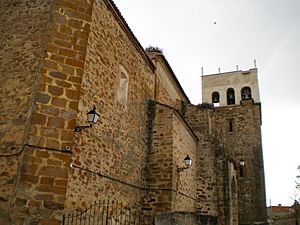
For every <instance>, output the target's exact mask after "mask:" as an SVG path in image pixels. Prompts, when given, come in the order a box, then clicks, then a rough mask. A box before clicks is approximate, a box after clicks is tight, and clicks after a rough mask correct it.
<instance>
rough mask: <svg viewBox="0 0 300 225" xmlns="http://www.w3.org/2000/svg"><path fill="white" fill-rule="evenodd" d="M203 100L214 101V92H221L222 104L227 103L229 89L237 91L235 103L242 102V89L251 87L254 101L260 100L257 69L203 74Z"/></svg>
mask: <svg viewBox="0 0 300 225" xmlns="http://www.w3.org/2000/svg"><path fill="white" fill-rule="evenodd" d="M201 78H202V102H207V103H212V93H213V92H214V91H217V92H219V94H220V106H226V105H227V94H226V93H227V89H228V88H233V89H234V91H235V104H240V101H241V89H242V88H243V87H247V86H248V87H250V88H251V93H252V98H253V100H254V102H260V96H259V87H258V78H257V69H250V70H249V71H235V72H228V73H220V74H213V75H206V76H202V77H201Z"/></svg>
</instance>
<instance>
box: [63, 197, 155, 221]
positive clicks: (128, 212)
mask: <svg viewBox="0 0 300 225" xmlns="http://www.w3.org/2000/svg"><path fill="white" fill-rule="evenodd" d="M153 224H154V222H153V218H152V217H151V216H149V215H145V214H143V213H142V210H141V209H140V208H139V207H127V206H125V205H123V204H122V203H117V202H109V201H100V202H95V203H94V204H92V205H91V206H90V207H88V208H85V209H82V210H81V209H80V210H77V211H76V212H73V213H69V214H65V215H63V225H153Z"/></svg>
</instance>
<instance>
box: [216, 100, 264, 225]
mask: <svg viewBox="0 0 300 225" xmlns="http://www.w3.org/2000/svg"><path fill="white" fill-rule="evenodd" d="M260 112H261V111H260V104H253V103H251V102H248V103H246V102H245V104H243V105H241V106H234V107H222V108H216V109H215V110H214V111H213V117H212V118H213V119H212V130H213V133H214V135H216V136H217V137H219V141H220V143H221V145H222V148H223V150H224V153H225V155H226V157H227V158H230V159H232V160H233V163H234V164H235V165H236V168H237V171H238V173H237V186H238V199H239V202H238V205H239V223H240V224H246V223H253V222H264V221H266V206H265V184H264V168H263V157H262V145H261V131H260V124H261V116H260ZM229 123H232V131H230V129H229ZM241 159H243V160H244V161H245V166H244V168H243V174H240V161H241Z"/></svg>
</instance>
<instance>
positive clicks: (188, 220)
mask: <svg viewBox="0 0 300 225" xmlns="http://www.w3.org/2000/svg"><path fill="white" fill-rule="evenodd" d="M199 224H200V225H217V224H218V218H217V217H213V216H204V215H200V213H197V212H163V213H158V214H157V215H156V216H155V225H199Z"/></svg>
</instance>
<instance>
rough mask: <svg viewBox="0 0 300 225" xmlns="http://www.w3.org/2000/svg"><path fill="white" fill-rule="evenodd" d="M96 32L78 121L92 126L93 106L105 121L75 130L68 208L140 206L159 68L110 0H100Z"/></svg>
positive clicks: (91, 37) (95, 10) (91, 39)
mask: <svg viewBox="0 0 300 225" xmlns="http://www.w3.org/2000/svg"><path fill="white" fill-rule="evenodd" d="M90 30H91V31H90V35H89V39H88V47H87V53H86V61H85V67H84V72H83V79H82V87H81V97H80V101H79V106H78V109H79V113H78V119H77V121H76V123H77V124H79V125H86V123H87V121H86V113H87V112H88V111H89V110H90V109H91V108H92V107H93V106H95V107H96V110H97V111H98V112H99V113H100V119H99V122H98V123H97V124H95V125H94V126H93V127H92V128H90V129H86V130H83V131H81V132H80V133H76V134H75V135H76V139H75V140H76V141H75V148H74V151H73V155H72V163H73V164H74V165H75V166H76V167H74V168H72V169H71V170H70V174H69V183H68V190H67V195H66V204H65V206H66V208H67V210H68V209H75V208H83V207H86V206H88V205H90V204H91V203H93V202H94V201H96V200H103V199H108V200H118V201H122V202H123V203H125V204H127V205H132V204H139V203H140V202H141V196H142V190H143V188H144V184H145V182H144V168H145V164H144V163H145V158H146V153H147V152H146V151H147V144H146V141H147V140H146V139H147V123H146V122H147V110H148V100H149V99H151V98H152V97H153V91H154V76H153V71H152V70H151V67H150V66H149V64H148V62H147V61H146V60H145V58H144V57H143V56H142V55H141V54H142V53H141V52H140V50H137V48H136V46H135V44H134V43H133V41H132V37H131V36H130V35H129V34H128V32H127V31H126V29H125V28H124V24H122V22H120V18H118V15H116V14H115V12H114V10H113V9H112V6H111V5H110V2H109V1H95V3H94V6H93V13H92V22H91V28H90ZM121 71H125V72H126V75H127V79H128V80H127V81H128V92H127V101H126V103H125V104H122V103H120V102H119V101H118V90H119V86H120V78H121ZM87 169H88V170H89V171H90V172H88V171H87ZM103 175H105V176H106V178H105V177H104V176H103ZM107 177H111V178H113V179H114V180H112V179H109V178H107Z"/></svg>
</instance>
